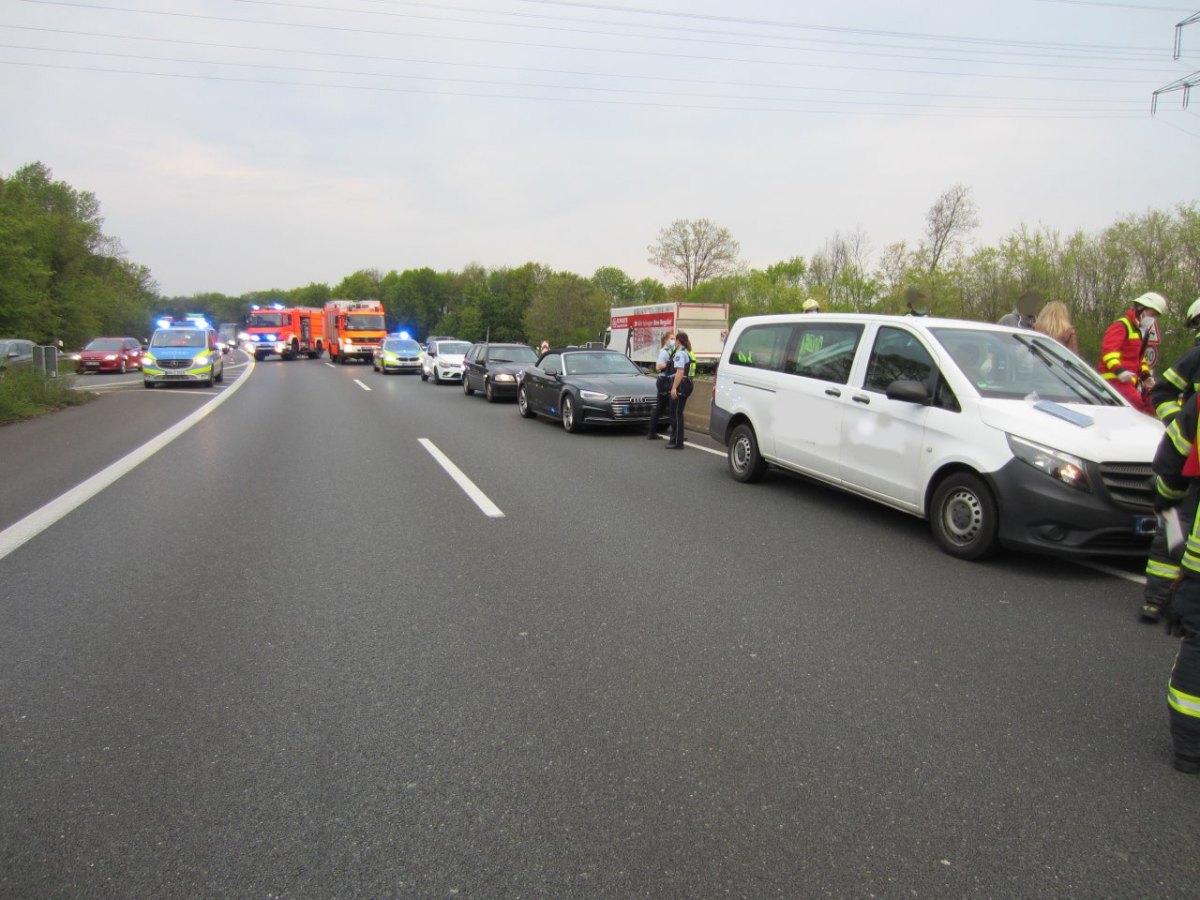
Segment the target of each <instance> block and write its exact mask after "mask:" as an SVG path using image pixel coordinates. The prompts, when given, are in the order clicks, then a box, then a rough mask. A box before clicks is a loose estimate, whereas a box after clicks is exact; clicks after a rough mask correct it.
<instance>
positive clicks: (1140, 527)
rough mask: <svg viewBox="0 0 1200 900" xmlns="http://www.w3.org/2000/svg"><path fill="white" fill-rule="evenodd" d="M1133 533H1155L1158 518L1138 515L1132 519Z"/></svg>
mask: <svg viewBox="0 0 1200 900" xmlns="http://www.w3.org/2000/svg"><path fill="white" fill-rule="evenodd" d="M1133 531H1134V533H1135V534H1155V533H1157V531H1158V519H1157V518H1156V517H1155V516H1138V517H1137V518H1135V519H1134V520H1133Z"/></svg>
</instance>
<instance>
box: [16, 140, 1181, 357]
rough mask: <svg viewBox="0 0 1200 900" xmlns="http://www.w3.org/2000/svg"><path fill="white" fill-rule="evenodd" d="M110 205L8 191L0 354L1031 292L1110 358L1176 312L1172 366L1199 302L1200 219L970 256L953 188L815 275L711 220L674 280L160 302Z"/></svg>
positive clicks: (506, 278) (532, 282) (991, 317)
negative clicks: (308, 326)
mask: <svg viewBox="0 0 1200 900" xmlns="http://www.w3.org/2000/svg"><path fill="white" fill-rule="evenodd" d="M102 224H103V219H101V217H100V214H99V203H98V202H97V200H96V198H95V197H94V196H93V195H92V194H90V193H87V192H83V191H78V190H76V189H74V188H72V187H71V186H70V185H67V184H65V183H63V182H55V181H53V179H52V176H51V173H50V171H49V169H47V168H46V167H45V166H44V165H42V164H41V163H33V164H31V165H27V166H25V167H24V168H22V169H20V170H18V171H17V172H15V173H14V174H13V175H11V176H9V177H7V178H0V337H30V338H32V339H34V340H37V341H41V342H48V341H54V340H62V341H63V343H64V345H65V346H67V347H75V346H80V345H81V344H82V343H83V342H85V341H86V340H88V339H89V338H91V337H93V336H95V335H97V334H131V335H134V336H138V337H145V336H146V334H147V332H148V330H149V328H150V325H151V322H152V319H153V317H154V316H156V315H160V314H165V313H177V314H182V313H185V312H202V313H205V314H207V315H208V316H209V317H210V319H211V320H212V321H214V322H240V321H241V320H242V317H243V316H244V315H245V313H246V312H247V311H248V310H249V308H250V306H251V305H252V304H257V305H260V306H269V305H271V304H274V303H281V304H284V305H287V306H318V307H319V306H322V305H324V303H325V302H326V301H328V300H330V299H335V298H338V299H350V300H367V299H371V300H381V301H382V302H383V303H384V307H385V309H386V310H387V317H388V324H389V327H390V328H391V329H392V330H407V331H409V332H410V333H411V334H412V335H413V336H414V337H418V338H424V337H426V336H428V335H430V334H453V335H456V336H457V337H460V338H463V339H464V340H471V341H475V340H482V339H484V338H490V339H491V340H494V341H524V342H528V343H533V344H536V343H538V342H540V341H542V340H547V341H549V342H550V343H552V344H566V343H582V342H584V341H589V340H595V339H596V338H597V337H598V336H599V334H600V333H601V332H602V331H603V329H604V327H605V326H606V325H607V323H608V310H609V307H612V306H632V305H636V304H643V303H658V302H665V301H668V300H671V301H688V302H698V303H727V304H729V306H730V313H731V315H730V319H731V322H732V321H736V319H737V318H739V317H741V316H744V315H755V314H762V313H777V312H796V311H798V310H799V309H800V306H801V304H802V303H803V302H804V301H805V300H806V299H808V298H813V299H816V300H817V301H819V302H820V303H821V306H822V309H823V310H826V311H854V312H883V313H902V312H903V311H904V296H905V292H906V290H907V289H908V288H909V287H913V286H915V287H918V288H920V289H921V290H922V291H924V292H925V294H926V295H927V297H928V298H929V302H930V306H931V311H932V312H933V314H935V315H941V316H948V317H954V318H965V319H976V320H982V321H991V322H994V321H996V320H998V319H999V318H1000V317H1001V316H1002V315H1004V314H1005V313H1006V312H1008V311H1010V310H1011V309H1013V308H1014V307H1015V305H1016V301H1017V298H1018V297H1019V296H1020V295H1021V294H1022V293H1024V292H1026V291H1029V290H1037V291H1040V292H1041V293H1042V294H1043V295H1044V296H1046V297H1047V298H1058V299H1062V300H1064V301H1065V302H1066V303H1067V305H1068V306H1069V307H1070V308H1071V311H1072V314H1073V316H1074V319H1075V325H1076V329H1077V331H1078V334H1079V340H1080V350H1081V354H1082V355H1083V356H1084V357H1085V358H1088V359H1095V358H1096V357H1097V355H1098V348H1099V342H1100V336H1101V335H1102V334H1103V331H1104V329H1105V328H1106V327H1107V325H1108V324H1109V323H1110V322H1112V321H1113V319H1115V318H1116V317H1117V316H1118V315H1120V313H1121V312H1122V311H1123V310H1124V309H1125V308H1126V307H1127V306H1128V304H1129V301H1130V300H1132V299H1133V298H1134V297H1136V296H1138V295H1139V294H1141V293H1143V292H1144V291H1147V290H1154V291H1158V292H1159V293H1161V294H1163V295H1164V296H1166V297H1167V298H1168V299H1169V300H1170V301H1171V303H1172V310H1171V313H1172V314H1171V315H1169V316H1168V317H1167V320H1166V324H1167V329H1166V334H1165V336H1164V337H1165V340H1164V346H1163V348H1162V349H1163V356H1164V357H1166V358H1172V357H1173V356H1174V355H1176V354H1177V353H1178V352H1181V351H1182V350H1183V349H1184V348H1185V347H1186V346H1187V345H1189V344H1190V343H1191V340H1192V337H1191V335H1189V334H1188V333H1187V332H1186V329H1184V328H1183V327H1182V326H1181V324H1180V323H1181V320H1182V316H1183V313H1184V311H1185V310H1186V309H1187V307H1188V306H1189V305H1190V304H1191V303H1192V301H1193V300H1196V299H1200V207H1198V206H1197V204H1196V203H1195V202H1191V203H1180V204H1178V205H1177V206H1176V207H1175V208H1173V209H1170V210H1148V211H1146V212H1144V213H1139V214H1134V215H1129V216H1126V217H1124V218H1122V219H1120V220H1119V221H1117V222H1115V223H1114V224H1112V225H1110V226H1109V227H1107V228H1105V229H1103V230H1102V231H1100V232H1098V233H1087V232H1084V231H1075V232H1071V233H1063V232H1061V231H1058V230H1056V229H1053V228H1050V227H1047V226H1039V227H1037V228H1031V227H1029V226H1027V225H1021V226H1019V227H1017V228H1016V229H1014V230H1013V231H1011V232H1010V233H1008V234H1007V235H1005V236H1004V237H1002V238H1001V239H1000V240H999V241H997V242H996V243H995V244H991V245H985V246H977V245H974V244H972V243H971V241H970V238H971V235H972V233H973V232H974V231H975V230H976V229H977V228H978V225H979V212H978V209H977V207H976V205H975V202H974V200H973V198H972V196H971V191H970V188H968V187H965V186H962V185H956V186H953V187H951V188H950V189H949V190H947V191H945V192H944V193H943V194H942V195H941V196H939V197H938V198H936V200H935V202H934V203H933V204H932V205H931V206H930V208H929V210H928V211H927V212H926V215H925V218H924V222H923V223H922V229H921V233H920V236H919V237H918V238H917V239H916V240H915V241H913V242H912V243H911V244H910V243H909V242H906V241H901V242H896V243H892V244H889V245H887V246H885V247H884V248H883V250H882V251H881V252H880V253H879V254H878V255H876V254H875V253H874V252H873V248H872V245H871V241H870V238H869V236H868V235H867V234H866V232H865V231H864V230H863V229H862V228H861V227H857V228H855V229H853V230H851V231H848V232H842V231H835V232H834V233H833V235H832V236H831V237H830V238H828V239H827V240H826V241H825V243H824V245H823V246H822V247H821V248H819V249H818V250H817V251H816V252H815V253H813V254H811V255H810V256H809V257H807V258H805V257H803V256H794V257H792V258H790V259H786V260H783V261H780V262H777V263H775V264H773V265H770V266H768V267H766V268H765V269H757V268H752V267H749V266H746V265H744V264H743V263H741V261H740V260H739V255H740V247H739V246H738V243H737V241H736V240H735V239H734V238H733V235H732V234H730V232H729V231H728V230H727V229H724V228H721V227H719V226H717V225H716V224H714V223H712V222H711V221H709V220H707V219H697V220H686V219H680V220H677V221H675V222H673V223H671V224H670V225H668V226H667V227H665V228H663V229H662V230H661V231H660V232H659V234H658V236H657V238H656V239H655V240H654V241H653V242H652V243H651V244H650V245H649V246H648V247H647V254H648V257H647V258H648V260H649V261H650V262H652V263H654V264H655V265H656V266H658V267H659V268H660V269H661V270H662V271H663V272H664V273H665V275H666V276H667V277H668V279H669V280H671V281H673V283H672V284H670V285H669V286H668V285H667V284H664V283H663V282H661V281H659V280H657V279H654V278H644V279H641V280H635V279H633V278H631V277H630V276H628V275H627V274H626V273H625V272H623V271H622V270H621V269H619V268H616V267H611V266H606V267H602V268H600V269H597V270H596V271H595V272H594V273H592V275H591V276H582V275H578V274H576V273H573V272H565V271H555V270H553V269H552V268H550V267H548V266H545V265H542V264H540V263H536V262H527V263H525V264H524V265H520V266H517V267H515V268H509V267H498V268H490V269H489V268H485V267H483V266H479V265H475V264H471V265H467V266H466V267H464V268H463V269H462V270H461V271H435V270H433V269H431V268H420V269H406V270H404V271H396V270H391V271H387V272H382V271H379V270H375V269H364V270H359V271H356V272H353V273H351V274H349V275H347V276H345V277H344V278H343V279H342V280H341V281H340V282H339V283H337V284H332V285H331V284H323V283H313V284H308V285H304V286H302V287H292V288H278V289H271V290H261V291H253V292H250V293H247V294H242V295H239V296H228V295H224V294H219V293H203V294H195V295H192V296H189V297H165V296H161V295H159V294H158V293H157V292H156V289H155V285H154V282H153V281H152V279H151V277H150V273H149V271H148V270H147V269H146V268H145V267H143V266H139V265H137V264H135V263H132V262H130V261H128V260H127V259H126V258H125V255H124V253H123V252H122V250H121V248H120V245H119V243H118V242H117V241H116V240H115V239H113V238H110V237H107V236H105V235H104V234H103V231H102V228H101V226H102Z"/></svg>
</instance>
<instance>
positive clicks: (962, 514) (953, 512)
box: [942, 488, 983, 544]
mask: <svg viewBox="0 0 1200 900" xmlns="http://www.w3.org/2000/svg"><path fill="white" fill-rule="evenodd" d="M981 528H983V504H982V503H980V502H979V498H978V497H977V496H975V494H974V493H972V492H971V491H968V490H966V489H965V488H960V489H959V490H956V491H954V492H953V493H952V494H950V495H949V496H948V497H947V498H946V502H945V503H943V504H942V529H943V530H944V531H945V533H946V536H947V537H948V538H950V540H952V541H953V542H954V543H956V544H969V543H971V541H973V540H975V538H976V537H977V536H978V535H979V531H980V529H981Z"/></svg>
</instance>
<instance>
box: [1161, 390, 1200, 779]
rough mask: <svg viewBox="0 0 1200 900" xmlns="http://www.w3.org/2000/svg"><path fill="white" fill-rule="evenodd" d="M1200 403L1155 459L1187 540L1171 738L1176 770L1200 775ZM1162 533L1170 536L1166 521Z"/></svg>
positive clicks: (1172, 600)
mask: <svg viewBox="0 0 1200 900" xmlns="http://www.w3.org/2000/svg"><path fill="white" fill-rule="evenodd" d="M1198 404H1200V398H1196V397H1193V398H1191V399H1190V400H1188V402H1187V403H1186V404H1184V407H1183V409H1182V410H1180V412H1179V414H1178V415H1177V416H1176V417H1175V418H1174V419H1173V420H1172V421H1171V424H1170V425H1169V426H1168V427H1167V433H1166V434H1165V435H1163V439H1162V442H1161V443H1160V444H1159V445H1158V452H1157V453H1156V454H1155V456H1154V474H1155V475H1156V476H1157V477H1156V479H1155V487H1156V492H1157V496H1156V499H1155V503H1154V507H1155V510H1157V511H1158V512H1160V513H1164V512H1166V511H1168V510H1172V509H1177V510H1178V513H1179V521H1180V523H1181V524H1182V529H1181V530H1182V531H1183V533H1184V534H1185V535H1186V539H1185V541H1184V544H1183V547H1182V556H1181V558H1180V561H1179V579H1178V582H1177V583H1176V586H1175V590H1174V591H1173V593H1172V594H1170V595H1169V596H1168V598H1167V603H1166V604H1165V605H1164V607H1163V615H1164V617H1165V618H1166V622H1167V633H1168V634H1173V635H1178V636H1179V637H1181V638H1182V640H1181V641H1180V643H1179V653H1178V654H1177V655H1176V657H1175V665H1174V666H1173V667H1172V669H1171V680H1170V682H1169V684H1168V686H1167V704H1168V707H1169V710H1168V714H1169V716H1170V720H1171V739H1172V741H1173V742H1174V745H1175V768H1176V769H1178V770H1179V771H1181V772H1187V773H1193V774H1194V773H1196V772H1200V520H1198V519H1197V500H1198V499H1200V457H1198V455H1197V446H1196V424H1197V421H1198V420H1200V406H1198ZM1160 530H1164V531H1168V532H1169V529H1167V528H1165V527H1163V522H1162V521H1160Z"/></svg>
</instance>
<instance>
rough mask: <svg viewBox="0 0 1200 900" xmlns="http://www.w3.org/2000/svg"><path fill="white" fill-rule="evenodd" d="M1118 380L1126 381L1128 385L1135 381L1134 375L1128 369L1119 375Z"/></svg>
mask: <svg viewBox="0 0 1200 900" xmlns="http://www.w3.org/2000/svg"><path fill="white" fill-rule="evenodd" d="M1117 380H1118V381H1124V382H1125V383H1126V384H1128V383H1129V382H1131V381H1133V373H1132V372H1130V371H1129V370H1128V369H1126V370H1125V371H1124V372H1119V373H1117Z"/></svg>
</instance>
